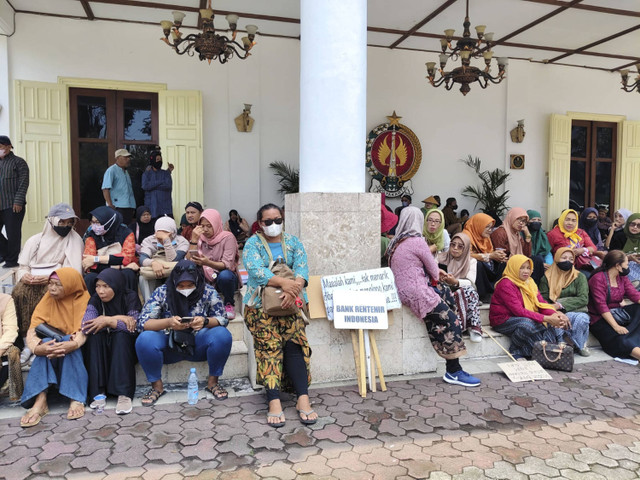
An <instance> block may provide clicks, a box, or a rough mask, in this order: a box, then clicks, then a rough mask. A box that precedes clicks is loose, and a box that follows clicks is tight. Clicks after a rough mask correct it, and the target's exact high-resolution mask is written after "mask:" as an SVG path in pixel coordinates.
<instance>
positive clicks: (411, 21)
mask: <svg viewBox="0 0 640 480" xmlns="http://www.w3.org/2000/svg"><path fill="white" fill-rule="evenodd" d="M8 1H9V3H10V4H11V6H12V7H13V8H14V10H15V11H16V13H18V14H36V15H47V16H54V17H66V18H77V19H85V20H86V21H96V20H103V21H117V22H133V23H140V24H157V25H158V29H160V26H159V22H160V21H161V20H170V19H171V18H172V16H171V11H172V10H181V11H183V12H184V13H186V14H187V16H186V17H185V19H184V27H183V29H185V27H193V28H196V27H197V25H198V10H199V9H200V8H205V6H206V5H205V4H206V0H145V1H142V0H55V1H52V0H8ZM316 1H321V0H316ZM367 5H368V22H367V23H368V44H369V45H370V46H374V47H382V48H392V49H405V50H417V51H424V52H432V53H436V52H438V53H439V49H440V43H439V39H440V38H441V37H442V36H443V31H444V29H445V28H455V29H456V35H461V34H462V22H463V20H464V15H465V0H367ZM213 9H214V12H215V14H216V18H215V26H216V27H219V28H222V29H224V28H227V23H226V21H225V19H224V16H225V15H226V14H227V13H236V14H238V15H239V16H240V21H239V23H238V28H239V29H243V28H244V25H246V24H247V23H252V24H256V25H258V27H259V32H258V36H260V35H262V36H274V37H284V38H294V39H299V37H300V2H299V0H213ZM469 17H470V20H471V30H472V36H474V35H475V30H474V29H473V27H474V26H475V25H478V24H485V25H487V30H486V31H487V32H494V34H495V35H494V41H495V43H496V45H495V46H494V47H493V51H494V52H495V55H496V56H500V57H509V58H512V59H528V60H530V61H533V62H543V63H551V64H558V65H573V66H578V67H584V68H595V69H601V70H607V71H615V70H618V69H621V68H626V67H629V66H630V65H633V64H636V63H639V62H640V56H639V55H640V48H639V47H640V0H615V1H612V0H470V5H469ZM258 41H259V40H258ZM425 60H426V59H425ZM430 60H436V57H435V56H432V58H430Z"/></svg>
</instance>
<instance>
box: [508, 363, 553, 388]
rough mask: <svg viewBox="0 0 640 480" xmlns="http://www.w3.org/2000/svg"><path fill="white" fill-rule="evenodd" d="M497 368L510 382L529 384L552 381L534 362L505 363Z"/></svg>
mask: <svg viewBox="0 0 640 480" xmlns="http://www.w3.org/2000/svg"><path fill="white" fill-rule="evenodd" d="M498 366H499V367H500V368H501V369H502V371H503V372H504V373H505V374H506V375H507V377H508V378H509V380H511V381H512V382H514V383H515V382H530V381H533V380H552V377H551V375H549V374H548V373H547V371H546V370H545V369H544V368H542V367H541V366H540V364H539V363H538V362H536V361H535V360H531V361H528V362H505V363H499V364H498Z"/></svg>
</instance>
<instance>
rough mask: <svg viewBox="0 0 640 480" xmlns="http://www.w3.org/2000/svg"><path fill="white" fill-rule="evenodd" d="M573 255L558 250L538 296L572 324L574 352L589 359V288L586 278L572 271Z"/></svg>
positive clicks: (569, 251)
mask: <svg viewBox="0 0 640 480" xmlns="http://www.w3.org/2000/svg"><path fill="white" fill-rule="evenodd" d="M575 258H576V256H575V253H574V252H573V250H572V249H570V248H567V247H562V248H559V249H558V250H557V251H556V255H555V257H554V260H555V261H554V263H553V265H551V267H549V269H548V270H547V271H546V273H545V275H544V277H542V280H541V281H540V293H541V294H542V297H543V298H544V299H545V301H548V302H549V303H550V304H552V305H553V306H554V308H555V309H556V310H558V311H561V312H564V313H565V314H566V315H567V317H568V318H569V321H570V322H571V338H572V339H573V342H574V343H575V349H576V350H577V352H578V353H579V354H580V355H582V356H583V357H588V356H589V355H591V352H590V351H589V348H588V347H587V339H588V337H589V315H588V314H587V304H588V303H589V284H588V282H587V277H585V276H584V275H581V274H580V272H578V270H576V269H575V268H573V262H575Z"/></svg>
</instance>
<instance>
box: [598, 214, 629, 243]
mask: <svg viewBox="0 0 640 480" xmlns="http://www.w3.org/2000/svg"><path fill="white" fill-rule="evenodd" d="M630 216H631V210H627V209H626V208H619V209H618V210H616V211H615V212H614V214H613V223H612V224H611V228H610V229H609V233H608V234H607V238H606V239H605V241H604V246H605V248H606V249H607V250H622V249H623V248H624V244H625V243H627V236H626V235H625V233H624V227H625V226H626V225H627V219H628V218H629V217H630Z"/></svg>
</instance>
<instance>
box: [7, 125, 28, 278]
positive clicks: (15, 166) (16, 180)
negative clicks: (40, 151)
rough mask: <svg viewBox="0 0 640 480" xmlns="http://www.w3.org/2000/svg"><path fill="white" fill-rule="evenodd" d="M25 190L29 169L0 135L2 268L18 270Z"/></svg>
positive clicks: (25, 200) (8, 141)
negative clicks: (3, 232) (5, 233)
mask: <svg viewBox="0 0 640 480" xmlns="http://www.w3.org/2000/svg"><path fill="white" fill-rule="evenodd" d="M27 188H29V166H28V165H27V162H25V161H24V159H22V158H20V157H18V156H16V155H14V153H13V145H11V140H9V137H7V136H5V135H0V230H1V229H2V227H4V228H5V230H6V232H7V238H5V237H4V236H2V235H0V257H2V258H0V261H2V259H4V261H5V264H4V265H3V267H4V268H13V267H17V266H18V254H19V253H20V244H21V243H22V220H23V219H24V207H25V204H26V203H27Z"/></svg>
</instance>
